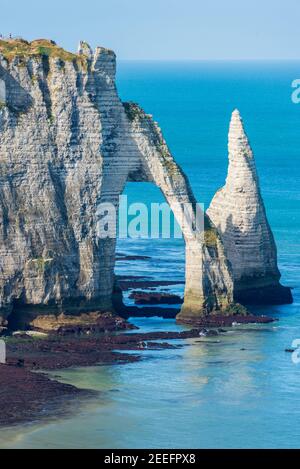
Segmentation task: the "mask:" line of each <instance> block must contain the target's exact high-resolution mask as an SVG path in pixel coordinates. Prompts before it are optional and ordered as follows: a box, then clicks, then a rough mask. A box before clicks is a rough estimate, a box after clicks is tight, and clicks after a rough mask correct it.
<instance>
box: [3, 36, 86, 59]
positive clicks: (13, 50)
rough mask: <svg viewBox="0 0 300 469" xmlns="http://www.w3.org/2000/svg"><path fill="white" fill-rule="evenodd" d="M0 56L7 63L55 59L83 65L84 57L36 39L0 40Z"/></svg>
mask: <svg viewBox="0 0 300 469" xmlns="http://www.w3.org/2000/svg"><path fill="white" fill-rule="evenodd" d="M0 54H2V55H3V56H4V57H5V58H6V59H7V60H8V61H11V60H13V59H14V58H15V57H19V58H29V57H55V58H58V59H60V60H62V61H63V62H76V63H81V64H82V65H85V63H86V59H87V58H86V57H85V56H84V55H78V54H73V53H72V52H68V51H66V50H64V49H63V48H61V47H59V46H57V45H56V44H55V42H54V41H50V40H48V39H36V40H34V41H31V42H28V41H25V40H24V39H8V40H3V39H1V40H0Z"/></svg>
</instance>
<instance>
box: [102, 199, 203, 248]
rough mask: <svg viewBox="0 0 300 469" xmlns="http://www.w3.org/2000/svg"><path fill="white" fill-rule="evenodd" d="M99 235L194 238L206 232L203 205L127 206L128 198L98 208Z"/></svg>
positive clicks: (185, 203)
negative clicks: (204, 230)
mask: <svg viewBox="0 0 300 469" xmlns="http://www.w3.org/2000/svg"><path fill="white" fill-rule="evenodd" d="M96 213H97V236H98V237H99V238H101V239H103V238H121V239H122V238H123V239H124V238H150V239H158V238H165V239H169V238H182V236H184V237H185V238H189V237H191V238H194V237H196V236H198V235H199V234H201V233H203V229H204V205H203V204H200V203H196V202H195V203H190V202H184V203H180V202H172V203H171V206H170V205H169V204H168V203H167V202H163V203H156V202H152V203H151V204H150V205H147V204H145V203H142V202H135V203H131V204H128V199H127V196H126V195H121V196H119V198H118V200H117V202H116V203H112V202H101V203H100V204H99V205H98V207H97V212H96Z"/></svg>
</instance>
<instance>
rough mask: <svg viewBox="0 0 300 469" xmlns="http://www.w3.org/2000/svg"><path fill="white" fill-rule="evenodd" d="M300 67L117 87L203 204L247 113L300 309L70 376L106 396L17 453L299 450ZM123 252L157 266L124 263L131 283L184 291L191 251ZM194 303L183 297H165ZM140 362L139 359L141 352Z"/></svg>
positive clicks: (123, 245)
mask: <svg viewBox="0 0 300 469" xmlns="http://www.w3.org/2000/svg"><path fill="white" fill-rule="evenodd" d="M299 73H300V63H299V62H281V63H280V62H274V63H272V62H270V63H262V62H257V63H255V62H230V63H229V62H216V63H213V62H199V63H197V62H194V63H189V62H182V63H175V62H174V63H155V62H148V63H147V62H145V63H142V62H141V63H138V62H137V63H136V62H123V63H120V64H119V66H118V88H119V92H120V94H121V96H122V98H123V99H124V100H133V101H137V102H139V104H141V105H142V106H143V107H144V108H145V110H146V111H147V112H149V113H152V114H153V115H154V118H155V119H156V120H158V121H159V123H160V126H161V128H162V130H163V132H164V135H165V137H166V139H167V142H168V144H169V145H170V148H171V150H172V152H173V154H174V156H175V158H176V160H177V161H178V162H179V163H180V164H181V165H182V167H183V169H184V171H185V172H186V173H187V175H188V177H189V178H190V181H191V185H192V188H193V190H194V192H195V195H196V197H197V199H198V201H200V202H204V203H205V206H206V207H207V206H208V204H209V202H210V200H211V198H212V196H213V194H214V193H215V191H216V190H217V189H218V188H219V187H221V186H222V185H223V183H224V180H225V176H226V169H227V148H226V144H227V142H226V139H227V132H228V124H229V118H230V113H231V111H232V110H233V108H234V107H238V108H239V109H240V111H241V114H242V117H243V118H244V121H245V127H246V130H247V132H248V134H249V137H250V141H251V143H252V146H253V149H254V153H255V157H256V162H257V167H258V172H259V176H260V181H261V189H262V194H263V197H264V201H265V205H266V209H267V214H268V218H269V221H270V224H271V227H272V229H273V232H274V236H275V239H276V243H277V247H278V257H279V267H280V270H281V273H282V283H283V284H285V285H290V286H293V287H295V288H294V289H293V296H294V303H293V304H292V305H286V306H276V307H263V308H259V307H258V308H256V312H257V313H260V314H268V315H271V316H274V317H277V318H279V321H278V322H275V323H272V324H269V325H258V326H255V325H252V326H238V325H237V326H235V327H233V328H232V329H229V330H228V331H227V332H226V333H224V334H221V335H220V336H218V337H212V338H203V337H199V339H189V340H184V341H172V343H181V344H183V345H185V346H184V347H183V348H180V349H170V350H159V351H153V350H148V351H142V352H141V354H142V357H143V359H142V360H141V361H139V362H136V363H130V364H126V365H112V366H96V367H89V368H79V369H70V370H64V371H61V370H59V371H57V372H54V373H53V376H55V377H59V379H61V380H62V381H64V382H66V383H71V384H74V385H76V386H78V387H84V388H89V389H96V390H98V391H99V396H98V397H97V398H93V399H90V400H88V401H86V402H82V401H80V402H79V403H78V409H76V413H74V414H73V415H72V416H69V417H67V418H65V417H64V418H61V419H60V417H59V416H58V418H57V420H54V421H51V422H50V423H46V422H40V423H35V424H31V425H26V426H24V425H23V426H16V427H14V428H10V429H5V430H4V429H2V430H1V431H0V447H15V448H23V447H25V448H47V447H50V448H65V447H74V448H77V447H82V448H142V447H146V448H184V447H186V448H189V447H190V448H251V447H256V448H296V447H299V442H300V364H298V365H297V364H294V363H293V362H292V355H291V353H288V352H285V349H286V348H291V344H292V341H293V340H294V339H297V338H300V288H299V285H300V249H299V247H300V246H299V237H300V214H299V202H300V197H299V187H300V139H299V127H300V105H298V106H297V105H295V104H293V103H292V102H291V99H290V95H291V91H292V89H291V82H292V80H293V79H295V78H297V77H298V76H299ZM126 194H127V195H128V201H129V203H130V202H131V201H135V202H136V201H137V202H146V203H150V202H152V201H155V202H161V201H162V200H163V199H162V196H161V194H160V192H159V191H158V190H157V189H156V188H155V187H154V186H152V185H151V184H136V183H135V184H128V185H127V187H126ZM118 251H119V252H122V253H126V254H130V255H141V254H143V255H148V256H150V258H149V259H145V260H136V261H125V260H123V261H119V262H118V265H117V269H116V272H117V274H118V275H127V276H128V275H140V276H143V277H147V278H151V279H152V280H178V281H182V280H183V279H184V245H183V241H182V240H178V239H176V240H174V239H171V240H170V239H162V240H150V239H142V240H141V239H123V240H119V242H118ZM166 289H167V290H168V291H169V292H172V293H177V294H181V295H182V294H183V285H181V284H178V285H172V286H171V287H167V288H166ZM132 322H134V323H135V324H136V325H137V326H138V327H140V332H148V331H154V330H162V331H168V330H181V329H182V328H183V326H179V325H177V324H176V323H175V320H170V319H160V318H135V319H132ZM130 353H137V352H130Z"/></svg>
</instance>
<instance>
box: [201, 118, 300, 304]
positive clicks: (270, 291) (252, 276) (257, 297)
mask: <svg viewBox="0 0 300 469" xmlns="http://www.w3.org/2000/svg"><path fill="white" fill-rule="evenodd" d="M228 153H229V167H228V174H227V179H226V184H225V186H224V187H223V188H222V189H220V190H219V191H218V192H217V193H216V195H215V196H214V198H213V200H212V202H211V204H210V207H209V209H208V210H207V214H208V216H209V217H210V219H211V220H212V222H213V223H214V224H215V226H216V227H217V228H218V230H219V233H220V234H221V237H222V240H223V243H224V247H225V252H226V255H227V257H228V259H229V261H230V263H231V266H232V270H233V278H234V298H235V299H236V300H237V301H240V302H242V303H246V304H247V303H256V304H259V303H266V304H273V303H274V304H277V303H288V302H291V301H292V297H291V292H290V289H289V288H287V287H283V286H282V285H280V283H279V279H280V272H279V270H278V267H277V251H276V245H275V241H274V237H273V234H272V231H271V228H270V225H269V223H268V220H267V216H266V211H265V207H264V203H263V200H262V196H261V192H260V187H259V180H258V176H257V172H256V167H255V161H254V157H253V152H252V150H251V147H250V144H249V141H248V138H247V135H246V133H245V131H244V127H243V122H242V119H241V116H240V114H239V111H238V110H235V111H234V112H233V113H232V117H231V122H230V128H229V138H228Z"/></svg>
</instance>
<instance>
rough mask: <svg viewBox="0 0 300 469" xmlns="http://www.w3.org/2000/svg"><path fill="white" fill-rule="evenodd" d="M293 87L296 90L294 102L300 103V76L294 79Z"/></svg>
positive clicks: (292, 97) (293, 95)
mask: <svg viewBox="0 0 300 469" xmlns="http://www.w3.org/2000/svg"><path fill="white" fill-rule="evenodd" d="M292 88H295V90H294V91H293V92H292V95H291V100H292V102H293V103H294V104H299V103H300V78H296V79H295V80H293V81H292Z"/></svg>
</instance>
